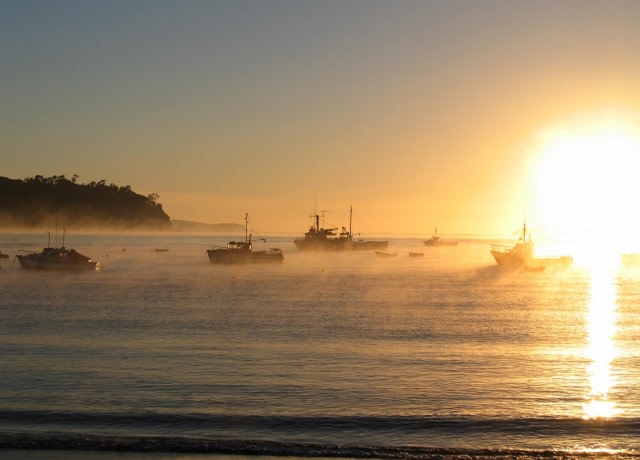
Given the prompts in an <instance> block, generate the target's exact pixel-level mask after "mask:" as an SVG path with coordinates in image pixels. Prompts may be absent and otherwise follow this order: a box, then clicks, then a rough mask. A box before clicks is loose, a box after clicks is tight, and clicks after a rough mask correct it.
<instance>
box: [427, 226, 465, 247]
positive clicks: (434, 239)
mask: <svg viewBox="0 0 640 460" xmlns="http://www.w3.org/2000/svg"><path fill="white" fill-rule="evenodd" d="M423 242H424V245H425V246H429V247H438V246H457V245H458V242H457V241H443V240H441V239H440V236H438V227H436V229H435V231H434V233H433V235H432V236H431V238H429V239H428V240H424V241H423Z"/></svg>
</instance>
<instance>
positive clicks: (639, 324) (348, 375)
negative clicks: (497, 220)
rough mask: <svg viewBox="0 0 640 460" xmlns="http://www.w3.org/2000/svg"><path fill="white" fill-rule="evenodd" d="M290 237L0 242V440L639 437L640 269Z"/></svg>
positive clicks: (501, 443)
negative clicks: (48, 266) (319, 245)
mask: <svg viewBox="0 0 640 460" xmlns="http://www.w3.org/2000/svg"><path fill="white" fill-rule="evenodd" d="M293 238H294V237H293V236H292V237H276V238H270V239H269V241H268V243H267V245H268V246H269V247H279V248H281V249H282V250H283V252H284V255H285V260H284V262H283V263H282V264H276V265H255V266H217V265H211V264H209V262H208V259H207V256H206V253H205V251H206V249H207V248H208V247H210V246H211V245H212V244H221V243H225V242H226V241H227V240H228V239H229V238H228V237H224V236H211V235H189V234H152V235H141V234H125V235H122V234H120V235H118V234H102V235H88V234H81V235H67V237H66V239H67V241H66V245H67V247H73V248H75V249H76V250H78V251H79V252H81V253H83V254H85V255H88V256H90V257H93V258H94V259H97V260H99V261H100V263H101V265H102V268H101V269H100V270H99V271H95V272H93V271H91V272H83V273H58V272H48V271H44V272H41V271H28V270H23V269H20V268H19V264H18V262H17V260H14V259H9V260H3V261H2V264H1V265H2V268H1V270H0V456H1V455H2V452H4V453H5V454H7V453H12V455H15V456H16V458H26V457H20V455H23V456H24V455H29V454H34V453H36V452H43V450H42V449H44V452H49V453H54V452H68V451H69V450H71V451H77V450H81V451H82V452H83V456H85V455H87V452H92V451H93V455H95V458H102V457H101V456H100V454H99V453H100V452H101V451H105V450H106V451H113V452H146V453H165V454H166V455H169V453H170V452H173V453H174V454H171V455H175V457H167V458H200V456H201V455H202V456H204V458H209V457H210V456H220V455H265V456H300V457H371V458H420V457H423V458H431V457H434V458H444V456H449V457H450V458H457V457H459V458H467V457H468V456H485V457H496V458H498V457H506V456H522V457H527V456H530V457H532V458H538V457H540V458H548V457H549V456H550V455H557V456H566V457H570V456H573V455H575V456H577V457H580V456H583V455H593V456H618V457H620V456H626V457H630V458H631V457H640V390H639V388H640V268H636V267H610V268H608V269H606V270H605V269H604V268H602V267H596V268H589V267H586V266H580V265H574V266H573V267H571V268H567V269H547V270H545V271H543V272H529V271H525V270H504V269H501V268H500V267H498V266H497V265H496V264H495V262H493V260H492V259H491V255H490V254H489V243H490V242H491V241H488V240H485V239H480V238H475V239H474V238H466V239H463V240H461V242H460V244H459V245H458V246H457V247H440V248H428V247H425V246H424V245H423V244H422V241H421V240H420V239H418V238H400V237H394V238H391V239H390V244H389V251H390V252H396V253H397V254H398V256H397V257H392V258H381V257H377V256H376V255H375V253H373V252H368V251H367V252H364V251H363V252H360V251H358V252H350V253H328V254H314V253H311V254H308V253H299V252H297V251H296V249H295V247H294V245H293V242H292V241H293ZM52 243H53V241H52ZM45 245H46V236H45V237H43V236H42V235H40V234H3V235H0V250H2V251H3V252H5V253H9V254H11V255H12V256H13V255H15V254H19V253H20V251H23V250H33V251H36V250H40V249H41V248H42V247H43V246H45ZM256 246H260V244H257V245H256ZM157 248H162V249H168V251H165V252H158V251H156V250H155V249H157ZM409 252H423V253H424V256H423V257H409V255H408V253H409ZM15 449H17V450H15ZM58 449H60V450H58ZM131 455H138V456H140V458H147V457H146V456H145V455H143V454H142V453H139V454H133V453H132V454H131ZM185 456H186V457H185ZM79 458H80V457H79Z"/></svg>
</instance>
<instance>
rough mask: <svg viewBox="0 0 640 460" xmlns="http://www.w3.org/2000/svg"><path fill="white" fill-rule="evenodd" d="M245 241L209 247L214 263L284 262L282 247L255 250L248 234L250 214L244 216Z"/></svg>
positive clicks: (211, 259)
mask: <svg viewBox="0 0 640 460" xmlns="http://www.w3.org/2000/svg"><path fill="white" fill-rule="evenodd" d="M244 223H245V225H244V241H229V242H228V243H227V246H226V247H214V248H211V249H207V256H208V257H209V262H211V263H212V264H253V263H271V262H282V261H283V260H284V255H283V254H282V251H281V250H280V249H276V248H269V249H265V250H260V251H254V250H253V243H252V242H251V235H248V225H249V214H245V217H244Z"/></svg>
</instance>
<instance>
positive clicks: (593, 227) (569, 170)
mask: <svg viewBox="0 0 640 460" xmlns="http://www.w3.org/2000/svg"><path fill="white" fill-rule="evenodd" d="M535 151H536V154H537V158H536V165H535V167H534V170H533V176H532V188H533V190H532V200H533V202H532V207H533V208H534V209H535V214H536V215H537V216H538V219H539V220H540V224H541V225H543V226H545V228H546V229H547V231H552V232H556V233H559V234H561V235H560V236H561V237H562V238H564V239H566V240H567V241H568V242H569V244H570V246H571V247H570V248H568V249H570V250H571V251H572V253H573V256H574V258H575V260H576V262H577V263H583V264H585V265H593V264H599V265H602V264H606V265H611V264H614V263H616V262H617V261H619V260H620V254H621V253H622V252H629V251H633V250H634V248H635V246H636V245H637V243H638V242H640V241H639V240H640V238H639V236H638V235H640V213H638V212H636V210H635V208H636V205H635V202H636V199H637V198H638V197H640V186H639V185H638V183H639V182H640V181H639V176H638V172H639V171H640V136H639V131H638V129H637V128H635V127H634V126H633V125H632V124H631V123H629V122H628V121H626V122H625V121H621V120H613V119H607V120H599V121H594V122H589V123H584V122H583V123H580V124H579V125H576V124H574V125H573V126H569V127H563V128H558V129H554V130H549V131H547V132H545V133H543V134H542V136H541V138H540V143H539V145H538V146H537V147H536V149H535Z"/></svg>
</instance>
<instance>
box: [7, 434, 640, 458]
mask: <svg viewBox="0 0 640 460" xmlns="http://www.w3.org/2000/svg"><path fill="white" fill-rule="evenodd" d="M0 449H34V450H43V449H46V450H71V451H117V452H146V453H182V454H224V455H252V456H279V457H303V458H304V457H306V458H318V457H325V458H376V459H389V460H405V459H406V460H421V459H425V460H427V459H451V460H454V459H469V458H481V459H485V460H490V459H503V458H505V459H506V458H509V459H513V458H518V459H520V460H526V459H560V458H562V459H565V460H570V459H585V460H587V459H606V458H612V459H613V458H615V459H629V460H631V459H638V458H640V453H638V452H637V451H630V450H629V451H624V452H623V451H619V450H618V451H603V450H598V451H560V450H526V449H451V448H428V447H409V446H398V447H394V446H348V445H338V444H334V445H331V444H314V443H282V442H276V441H256V440H214V439H193V438H180V437H123V436H95V435H69V434H46V435H33V434H0Z"/></svg>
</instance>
